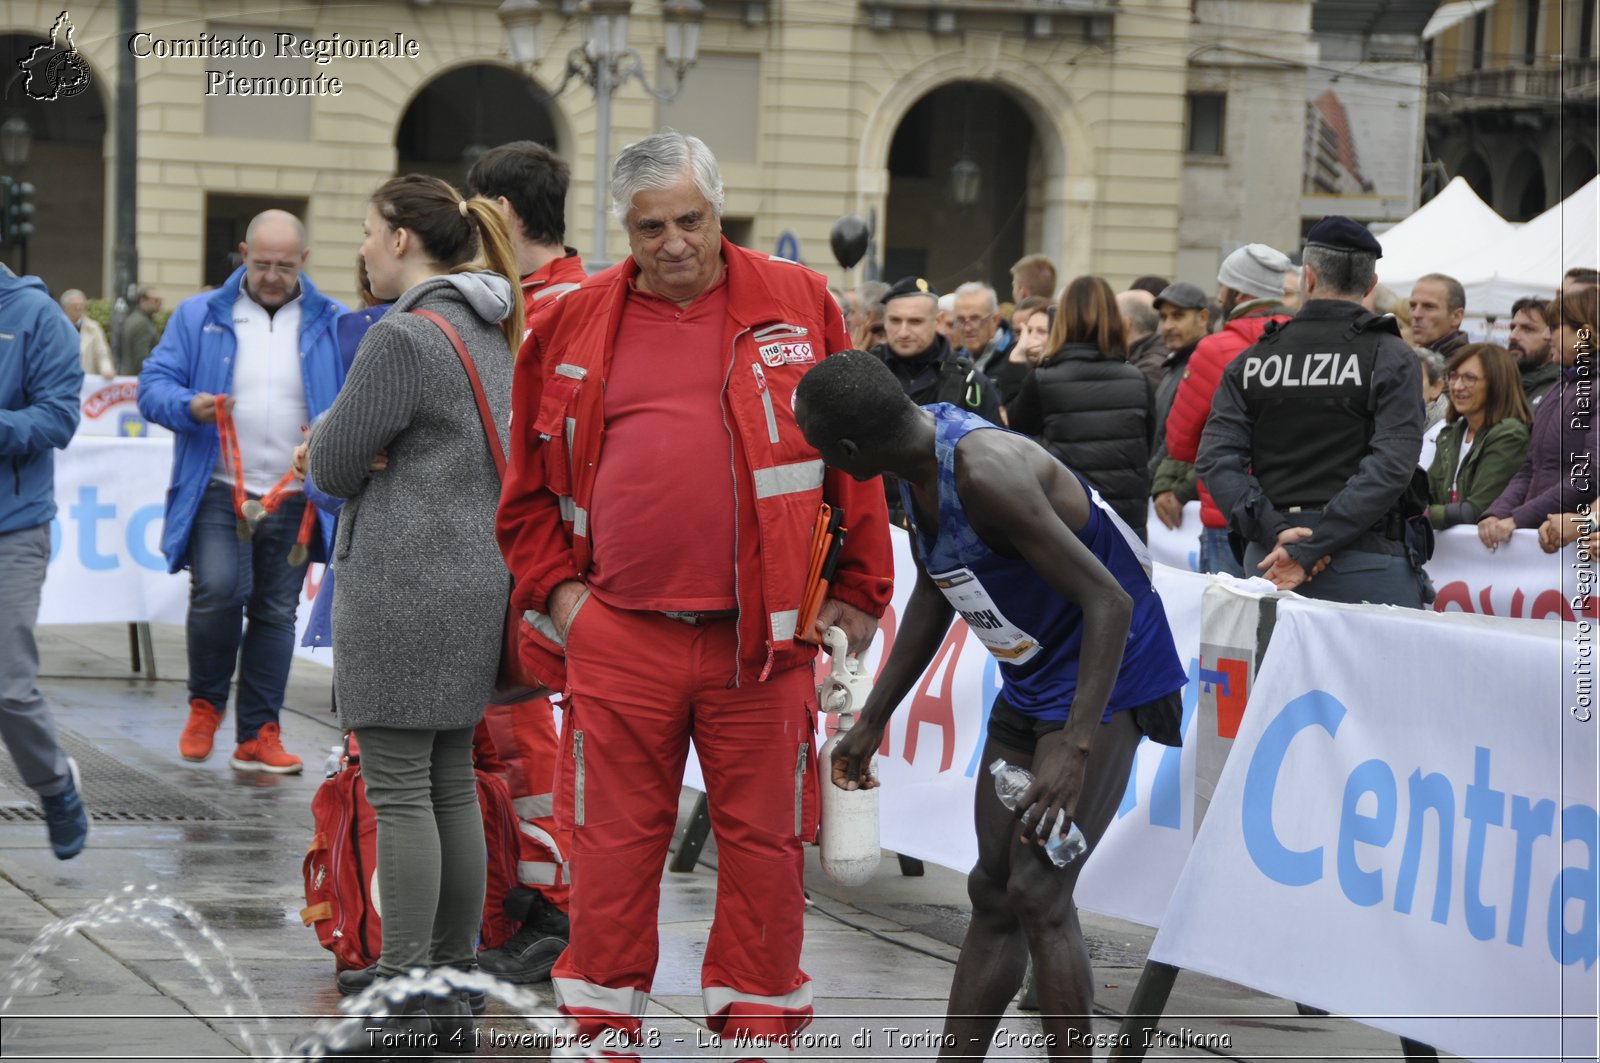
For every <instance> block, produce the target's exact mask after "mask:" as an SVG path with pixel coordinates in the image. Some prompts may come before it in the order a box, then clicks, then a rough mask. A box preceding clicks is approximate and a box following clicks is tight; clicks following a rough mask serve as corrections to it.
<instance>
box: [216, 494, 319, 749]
mask: <svg viewBox="0 0 1600 1063" xmlns="http://www.w3.org/2000/svg"><path fill="white" fill-rule="evenodd" d="M305 505H306V501H305V496H304V495H301V494H294V495H290V496H288V497H287V498H285V499H284V501H283V505H281V506H279V507H278V510H277V512H275V513H273V514H271V515H270V516H268V517H267V518H266V519H265V520H263V521H262V522H261V523H260V524H259V525H257V526H256V534H255V538H254V539H252V540H251V541H250V542H247V543H242V542H240V541H239V536H238V532H237V527H236V523H237V522H236V518H235V516H234V513H233V492H232V489H231V488H230V487H229V486H228V485H227V484H225V483H222V482H221V481H219V480H213V481H211V483H210V484H209V485H207V487H206V492H205V495H204V496H203V497H202V498H201V500H200V510H199V512H197V513H196V514H195V518H194V528H193V530H192V531H191V532H190V535H189V572H190V576H191V582H190V585H189V621H188V641H189V697H190V698H204V699H205V700H206V701H209V702H210V703H211V704H212V705H214V706H215V707H216V708H217V710H218V711H222V710H223V709H224V708H225V707H226V706H227V704H228V687H229V686H230V685H231V684H232V682H233V672H234V665H235V662H237V664H238V669H239V700H238V703H237V705H236V709H237V712H238V716H237V718H236V719H235V721H234V732H235V734H236V736H237V738H238V741H240V742H248V741H249V740H250V739H252V738H254V737H255V736H256V732H257V731H259V730H261V725H262V724H264V723H276V722H277V720H278V712H279V710H281V709H282V708H283V690H284V687H285V686H287V685H288V683H289V661H290V658H291V657H292V656H293V654H294V619H295V607H296V605H298V604H299V600H300V587H301V584H303V583H304V582H305V575H306V566H305V565H303V564H301V565H290V564H289V551H290V549H292V548H293V547H294V540H295V536H296V535H297V534H298V533H299V531H300V515H301V514H302V513H303V512H304V511H305ZM247 619H248V621H249V624H248V626H247V625H246V623H245V621H246V620H247Z"/></svg>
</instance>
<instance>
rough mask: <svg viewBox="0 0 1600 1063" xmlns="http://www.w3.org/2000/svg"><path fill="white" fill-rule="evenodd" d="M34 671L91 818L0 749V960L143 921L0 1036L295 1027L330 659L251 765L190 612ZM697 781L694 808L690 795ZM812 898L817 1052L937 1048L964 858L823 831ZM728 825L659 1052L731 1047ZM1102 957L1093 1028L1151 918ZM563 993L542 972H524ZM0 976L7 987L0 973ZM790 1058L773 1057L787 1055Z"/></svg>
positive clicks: (74, 970) (684, 926) (58, 1047)
mask: <svg viewBox="0 0 1600 1063" xmlns="http://www.w3.org/2000/svg"><path fill="white" fill-rule="evenodd" d="M40 648H41V658H42V663H43V675H42V676H41V682H40V686H41V687H42V688H43V689H44V691H45V693H46V695H47V696H48V697H49V699H50V701H51V703H52V706H53V708H54V711H55V713H56V722H57V725H58V727H59V729H60V730H61V732H62V736H63V740H64V741H65V742H66V743H67V746H68V749H69V751H70V752H72V753H73V755H74V756H75V757H77V759H78V761H79V764H80V767H81V769H82V778H83V789H84V794H85V798H86V801H87V804H88V806H89V809H90V814H91V816H92V818H93V827H92V830H91V833H90V836H89V844H88V847H87V849H86V850H85V851H84V853H83V854H82V855H81V856H79V857H78V858H77V859H75V860H72V861H68V862H61V861H58V860H56V859H55V858H54V856H53V855H52V854H51V852H50V848H49V845H48V842H47V840H46V838H45V831H44V825H43V822H42V821H41V820H40V819H39V818H38V816H37V811H36V806H34V804H33V802H32V801H31V800H30V797H31V795H29V794H28V793H27V792H26V791H24V790H21V789H20V784H19V783H18V781H17V779H16V775H15V773H14V771H13V770H12V769H11V765H10V764H9V763H8V762H7V763H4V764H0V969H4V968H8V967H10V966H11V964H12V963H13V961H15V960H17V959H18V957H20V956H22V954H23V953H24V952H25V950H27V948H28V946H29V944H30V942H32V941H33V939H34V937H35V935H36V934H37V933H38V932H39V931H40V929H41V928H43V927H44V926H45V925H46V924H49V923H51V922H52V921H54V920H57V919H60V918H63V917H69V916H74V915H77V914H80V913H83V912H84V911H85V910H87V909H89V908H90V907H91V906H92V905H94V904H95V903H96V902H98V901H101V900H102V899H103V898H105V897H107V896H108V895H109V894H113V893H117V892H119V891H122V890H123V889H124V888H125V887H131V889H132V892H131V893H130V894H129V895H128V897H127V898H126V900H127V901H128V902H131V901H133V900H134V899H137V898H141V897H142V898H144V899H145V901H146V906H145V908H144V909H143V911H142V914H143V915H144V917H145V920H144V922H142V923H128V922H120V923H111V924H110V925H104V926H98V927H94V928H85V929H84V930H83V931H81V932H80V933H77V934H74V935H71V936H69V937H67V938H66V939H65V941H64V942H63V943H62V944H61V945H60V947H58V948H56V949H54V950H52V951H50V952H49V953H48V954H46V955H44V956H43V957H42V958H41V960H40V963H39V967H38V972H37V974H38V977H37V979H36V980H35V984H34V985H32V986H30V987H28V988H26V989H24V990H21V991H18V992H17V993H16V994H15V995H14V997H13V999H12V1001H11V1004H10V1006H9V1008H8V1009H7V1010H5V1012H4V1018H3V1022H0V1036H3V1047H0V1057H3V1058H5V1059H8V1060H10V1059H17V1060H45V1059H49V1060H134V1059H138V1060H165V1059H185V1060H211V1059H239V1058H249V1057H251V1056H252V1054H253V1053H255V1054H259V1055H261V1056H269V1055H270V1051H269V1040H271V1039H275V1040H276V1041H277V1044H278V1046H279V1047H287V1045H288V1044H289V1042H290V1041H292V1039H293V1038H294V1037H295V1036H296V1034H298V1033H299V1032H301V1031H303V1030H304V1029H306V1028H307V1027H308V1026H309V1025H310V1023H311V1022H312V1021H314V1020H315V1019H316V1018H317V1017H319V1016H326V1015H330V1014H333V1013H334V1012H335V1010H336V1009H337V1006H338V1002H339V996H338V993H337V991H336V990H335V988H334V984H333V972H334V967H333V960H332V956H331V954H330V953H327V952H325V951H323V949H322V948H321V947H320V946H319V945H318V944H317V940H316V936H315V935H314V934H313V933H312V931H311V930H309V929H308V928H306V927H304V926H303V925H302V924H301V921H300V916H299V911H300V909H301V907H302V906H303V905H304V903H305V899H304V892H303V886H302V880H301V875H300V868H301V861H302V859H303V857H304V854H305V848H306V843H307V842H308V841H309V839H310V837H311V798H312V795H313V794H314V793H315V791H316V788H317V786H318V785H319V784H320V782H321V781H322V773H321V765H322V762H323V759H324V757H325V756H326V754H327V752H328V750H329V748H330V747H332V746H333V745H334V744H335V743H336V742H337V741H338V739H339V732H338V730H337V728H336V726H335V724H334V719H333V716H332V714H331V712H330V711H329V701H330V688H329V683H330V676H331V673H330V672H329V671H328V670H327V669H326V668H323V667H320V666H318V665H316V664H313V663H309V662H306V661H303V660H297V661H296V662H295V665H294V668H293V670H292V673H291V678H290V686H289V692H288V696H287V698H286V702H287V707H286V709H285V712H284V716H283V731H284V742H285V745H286V746H287V747H288V748H289V749H290V750H291V751H292V752H295V753H297V754H299V755H300V756H302V757H303V758H304V759H305V761H306V764H307V771H306V773H305V774H304V775H301V776H271V775H241V774H239V773H236V772H234V771H233V770H232V769H230V768H229V767H228V757H227V754H228V752H230V751H231V741H232V733H231V728H232V716H231V714H230V716H229V717H228V718H227V719H226V720H225V721H224V723H223V727H222V730H221V731H220V732H219V735H218V738H219V741H218V743H217V752H216V753H215V754H213V756H212V758H211V760H209V761H208V762H206V763H204V764H190V763H187V762H185V761H183V760H181V759H180V758H179V757H178V755H177V751H176V742H177V734H178V731H179V729H180V728H181V727H182V725H183V721H184V717H185V713H186V704H185V703H186V695H185V688H184V684H183V681H182V680H183V675H184V670H185V666H184V654H183V637H182V630H181V629H179V628H176V627H160V626H158V627H156V628H155V649H156V658H157V662H158V664H159V669H158V670H159V674H160V676H161V678H160V679H159V680H157V681H150V680H147V679H145V678H143V677H141V676H140V675H139V674H137V673H135V672H133V671H131V669H130V666H129V653H128V629H127V627H126V625H113V624H105V625H84V626H72V627H50V628H44V629H41V630H40ZM691 807H692V794H689V793H686V794H685V797H684V802H683V815H682V816H681V817H680V823H681V822H685V821H686V820H687V818H688V814H689V810H690V808H691ZM809 859H810V871H809V874H808V887H809V889H810V892H811V897H812V902H813V903H812V906H811V909H810V910H809V912H808V914H807V920H806V944H805V955H804V960H803V964H804V967H805V969H806V970H807V971H808V972H809V973H810V974H811V976H812V977H813V979H814V984H815V991H816V1012H817V1016H818V1017H817V1020H816V1022H815V1023H814V1024H813V1025H812V1026H811V1027H810V1028H809V1029H808V1030H807V1031H806V1044H805V1046H803V1048H802V1049H801V1050H800V1051H799V1052H798V1053H796V1055H797V1056H798V1057H799V1058H804V1059H918V1058H921V1059H927V1058H931V1057H932V1056H934V1055H936V1052H937V1050H936V1048H935V1047H933V1045H934V1044H935V1040H936V1037H937V1034H938V1031H939V1029H940V1026H941V1016H942V1014H943V1011H944V1002H945V998H946V996H947V994H948V992H949V988H950V977H951V973H952V970H953V966H954V962H955V959H956V955H957V951H958V947H959V944H960V941H961V936H962V934H963V933H964V931H965V927H966V913H967V902H966V889H965V876H964V875H961V874H957V873H955V872H952V871H949V870H946V869H943V868H938V867H934V866H932V865H929V866H928V867H927V868H926V873H925V874H924V875H922V876H920V877H907V876H904V875H902V874H901V872H900V869H899V866H898V864H897V862H896V861H895V860H894V859H893V857H891V856H888V855H887V854H886V856H885V859H884V861H883V863H882V865H881V866H880V868H879V872H878V874H877V876H876V877H875V878H874V879H873V880H872V881H871V882H869V883H867V884H866V885H865V886H862V887H858V888H854V889H845V888H843V887H839V886H837V885H836V884H834V883H833V882H831V881H830V880H828V879H827V878H826V877H825V876H823V875H822V873H821V871H820V869H819V868H818V866H817V862H816V854H815V850H812V851H811V854H810V857H809ZM715 886H716V847H715V844H714V843H711V842H708V843H707V846H706V849H705V852H704V853H703V855H702V859H701V862H700V864H699V866H698V868H697V869H696V870H695V871H693V872H691V873H687V874H674V873H670V872H666V871H664V872H663V890H662V906H661V919H660V933H661V965H660V969H659V971H658V974H657V977H656V982H655V987H654V991H653V993H652V995H651V1007H650V1018H649V1019H648V1021H647V1030H648V1031H650V1034H649V1036H650V1037H651V1040H652V1042H653V1043H654V1044H653V1047H651V1048H649V1049H648V1050H647V1051H646V1052H645V1057H646V1058H647V1059H661V1060H666V1059H707V1060H710V1059H716V1058H718V1049H717V1047H716V1046H715V1039H714V1038H712V1037H711V1035H710V1034H709V1033H707V1031H706V1030H705V1026H704V1022H703V1018H702V1016H701V1014H700V1011H701V1001H700V988H699V954H700V951H701V949H702V948H703V947H704V944H705V940H706V935H707V932H708V929H709V926H710V918H711V911H712V904H713V899H714V896H715ZM156 897H171V898H174V899H176V900H177V901H181V902H183V903H184V904H186V905H188V906H190V907H192V908H193V909H194V910H195V911H197V912H198V913H199V914H200V916H202V917H203V919H204V921H205V923H206V924H207V925H208V926H209V927H211V928H212V929H213V930H214V931H215V933H216V935H217V936H218V937H219V938H220V939H221V940H222V941H224V942H226V945H227V948H228V949H229V951H230V952H231V955H232V957H233V960H234V962H236V964H237V970H238V972H239V973H240V974H241V975H242V976H243V977H244V978H245V979H247V980H248V982H249V984H250V985H251V986H252V987H253V988H254V991H255V992H256V993H257V994H258V995H259V1005H257V1004H254V1003H251V1002H249V1001H247V1000H246V999H245V996H244V994H243V993H242V992H241V991H240V990H238V989H237V988H235V987H234V983H233V982H232V981H231V979H230V976H229V973H228V965H227V961H226V960H225V959H224V958H223V957H222V956H221V955H220V954H219V953H218V952H217V951H216V950H215V949H214V948H213V947H212V945H211V944H210V943H208V942H207V941H206V940H204V938H203V937H202V935H201V934H199V933H198V932H196V931H195V930H194V929H193V928H192V927H191V926H190V925H189V924H188V922H187V920H186V919H185V918H184V917H183V916H182V915H180V914H178V913H175V912H173V911H169V910H166V909H158V908H154V907H151V904H152V903H153V899H154V898H156ZM1082 921H1083V925H1084V929H1085V932H1086V934H1087V936H1088V938H1089V946H1090V953H1091V958H1092V960H1093V962H1094V968H1095V996H1096V1002H1095V1007H1096V1011H1097V1012H1098V1013H1099V1016H1098V1017H1097V1019H1096V1021H1095V1026H1096V1033H1097V1034H1100V1033H1103V1034H1106V1035H1110V1034H1112V1033H1114V1032H1115V1030H1116V1026H1117V1022H1118V1020H1119V1018H1120V1015H1121V1012H1122V1010H1123V1009H1125V1008H1126V1007H1127V1004H1128V1000H1129V997H1130V995H1131V994H1132V992H1133V988H1134V986H1135V984H1136V983H1137V981H1138V978H1139V974H1140V969H1141V968H1142V966H1143V963H1144V958H1145V955H1146V953H1147V951H1148V949H1149V946H1150V942H1151V940H1152V939H1153V937H1154V931H1152V930H1149V929H1147V928H1144V927H1140V926H1136V925H1134V924H1130V923H1125V922H1121V921H1119V920H1115V919H1109V918H1104V917H1100V916H1096V915H1093V914H1090V913H1083V917H1082ZM531 988H532V989H534V990H535V992H536V993H537V994H538V995H539V996H540V997H541V998H542V999H543V1000H544V1001H545V1002H546V1004H548V1001H549V996H550V994H549V985H548V983H546V984H543V985H539V986H534V987H531ZM0 999H3V989H0ZM1167 1014H1168V1019H1167V1020H1166V1021H1164V1022H1163V1024H1162V1028H1163V1029H1164V1030H1167V1031H1169V1032H1173V1033H1180V1031H1184V1030H1187V1031H1191V1032H1193V1033H1195V1034H1202V1035H1216V1037H1215V1038H1213V1039H1212V1043H1217V1044H1219V1045H1221V1047H1218V1048H1214V1049H1208V1048H1202V1047H1188V1048H1182V1047H1177V1048H1173V1047H1166V1048H1161V1049H1157V1050H1152V1051H1151V1052H1150V1053H1149V1054H1148V1055H1147V1056H1146V1058H1148V1059H1152V1060H1155V1059H1191V1058H1207V1057H1210V1058H1229V1059H1240V1060H1269V1059H1278V1058H1285V1057H1295V1058H1298V1059H1328V1058H1345V1059H1351V1058H1359V1059H1382V1058H1391V1059H1392V1058H1397V1057H1398V1053H1399V1047H1398V1043H1397V1042H1396V1040H1395V1039H1394V1038H1393V1037H1390V1036H1389V1035H1387V1034H1383V1033H1381V1032H1379V1031H1376V1030H1372V1029H1368V1028H1366V1027H1363V1026H1360V1025H1358V1024H1356V1023H1352V1022H1349V1021H1347V1020H1341V1019H1337V1018H1309V1017H1302V1016H1300V1015H1298V1014H1297V1012H1296V1009H1295V1006H1294V1005H1293V1004H1292V1003H1290V1002H1288V1001H1282V1000H1276V999H1274V998H1271V997H1266V996H1262V995H1261V994H1258V993H1255V992H1252V991H1250V990H1247V989H1243V988H1241V987H1238V986H1234V985H1230V984H1228V983H1225V982H1220V981H1217V980H1215V979H1210V978H1206V977H1203V976H1200V975H1194V974H1188V973H1185V974H1183V975H1181V976H1180V977H1179V979H1178V983H1177V987H1176V989H1175V991H1174V994H1173V997H1172V999H1171V1002H1170V1003H1169V1005H1168V1009H1167ZM528 1031H529V1027H528V1025H527V1024H526V1023H525V1022H524V1021H523V1019H522V1017H520V1016H519V1015H517V1014H514V1013H512V1012H511V1011H510V1010H509V1009H508V1008H507V1007H506V1006H504V1005H503V1004H501V1003H500V1002H497V1001H492V1002H491V1006H490V1012H489V1015H488V1016H487V1017H486V1019H485V1020H484V1021H483V1022H482V1023H481V1024H480V1032H479V1039H478V1044H479V1048H480V1051H479V1058H485V1059H491V1058H492V1059H536V1058H544V1056H543V1055H541V1054H539V1053H538V1052H536V1051H534V1050H532V1049H530V1048H529V1047H528V1041H527V1039H526V1037H527V1034H528ZM1039 1033H1040V1027H1039V1023H1038V1020H1037V1019H1036V1018H1035V1017H1034V1016H1032V1015H1030V1014H1027V1013H1023V1012H1020V1011H1017V1010H1016V1009H1015V1008H1013V1010H1012V1013H1011V1014H1009V1015H1008V1016H1007V1018H1006V1020H1005V1021H1004V1023H1003V1025H1002V1035H1001V1040H1000V1042H999V1044H1004V1045H1006V1046H1007V1047H996V1048H995V1049H993V1050H992V1051H991V1052H990V1054H989V1058H990V1059H1042V1058H1044V1053H1043V1052H1042V1051H1041V1050H1039V1049H1037V1048H1035V1047H1030V1044H1031V1043H1032V1042H1034V1041H1035V1040H1036V1039H1037V1037H1038V1035H1039ZM773 1058H782V1057H773Z"/></svg>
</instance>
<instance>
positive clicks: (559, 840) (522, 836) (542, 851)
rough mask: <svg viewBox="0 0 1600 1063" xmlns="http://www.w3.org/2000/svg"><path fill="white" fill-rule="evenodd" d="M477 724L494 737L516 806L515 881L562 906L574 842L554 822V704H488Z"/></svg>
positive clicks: (544, 700)
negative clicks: (516, 849) (517, 843)
mask: <svg viewBox="0 0 1600 1063" xmlns="http://www.w3.org/2000/svg"><path fill="white" fill-rule="evenodd" d="M481 729H482V730H484V731H486V732H487V733H488V734H489V736H490V737H491V738H492V739H493V740H494V746H495V749H496V750H498V751H499V754H500V759H501V760H502V761H503V762H504V763H505V775H506V785H507V787H509V788H510V790H511V803H512V806H513V807H514V808H515V809H516V810H517V819H518V824H517V826H518V832H517V838H518V841H519V843H520V846H519V851H518V853H517V881H518V882H519V883H520V884H521V885H523V886H526V887H528V888H530V889H536V890H538V891H539V892H540V893H541V894H543V895H544V899H545V900H547V901H549V902H551V903H552V904H554V905H555V906H556V907H557V908H560V909H561V910H562V911H563V912H564V911H566V910H567V895H568V893H569V892H570V890H571V885H572V879H571V875H570V871H569V869H568V867H567V852H568V850H570V849H571V848H572V842H571V839H570V838H569V837H567V835H566V832H565V831H564V830H562V829H561V828H560V827H559V826H558V825H557V823H556V814H555V781H556V758H557V756H558V746H559V740H558V739H557V737H556V721H555V709H554V707H553V706H552V705H551V704H550V699H549V698H536V699H534V700H533V701H525V702H522V703H520V704H517V705H490V706H489V707H488V709H487V710H485V712H484V714H483V724H482V727H481Z"/></svg>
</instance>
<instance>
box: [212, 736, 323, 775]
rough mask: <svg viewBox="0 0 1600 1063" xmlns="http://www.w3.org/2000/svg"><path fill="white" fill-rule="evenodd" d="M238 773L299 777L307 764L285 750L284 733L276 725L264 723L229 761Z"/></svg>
mask: <svg viewBox="0 0 1600 1063" xmlns="http://www.w3.org/2000/svg"><path fill="white" fill-rule="evenodd" d="M228 764H229V765H231V766H232V767H233V768H234V769H236V770H238V771H270V772H272V773H273V774H274V775H299V774H300V771H301V769H302V768H304V767H305V762H304V761H302V760H301V759H300V758H299V757H297V756H295V755H294V754H293V753H290V752H289V751H288V750H286V749H284V748H283V732H282V731H281V730H279V729H278V725H277V724H275V723H264V724H262V725H261V730H260V732H259V733H258V734H257V735H256V736H255V737H254V738H252V739H250V740H249V741H248V742H241V743H239V746H238V748H237V749H235V750H234V751H233V759H231V760H229V761H228Z"/></svg>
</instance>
